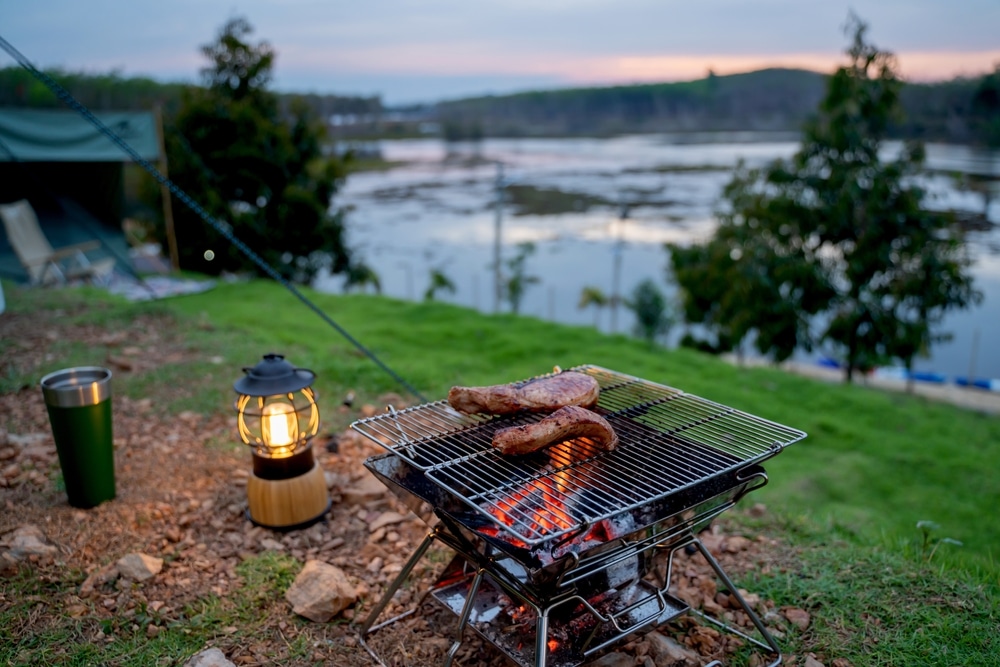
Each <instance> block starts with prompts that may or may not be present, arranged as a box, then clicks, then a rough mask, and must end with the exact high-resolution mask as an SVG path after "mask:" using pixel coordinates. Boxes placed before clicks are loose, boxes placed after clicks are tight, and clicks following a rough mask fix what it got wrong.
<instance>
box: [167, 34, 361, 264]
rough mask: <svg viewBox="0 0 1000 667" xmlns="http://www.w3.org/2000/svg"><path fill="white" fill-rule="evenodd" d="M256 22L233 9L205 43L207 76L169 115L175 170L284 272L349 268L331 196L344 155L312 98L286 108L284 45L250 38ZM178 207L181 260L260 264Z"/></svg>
mask: <svg viewBox="0 0 1000 667" xmlns="http://www.w3.org/2000/svg"><path fill="white" fill-rule="evenodd" d="M252 31H253V28H252V27H251V26H250V24H249V23H248V22H247V21H246V20H245V19H242V18H236V19H232V20H231V21H229V22H228V23H227V24H226V25H225V26H224V27H223V28H222V30H221V31H220V33H219V36H218V39H217V41H216V42H215V43H213V44H209V45H206V46H204V47H203V48H202V52H203V53H204V54H205V56H206V57H208V58H209V60H210V64H209V66H208V67H206V68H205V69H203V70H202V75H203V77H204V83H205V85H204V87H192V88H190V89H188V90H187V91H185V93H184V96H183V99H182V103H181V106H180V109H179V110H178V111H177V113H176V115H175V116H173V117H172V118H170V119H169V125H168V128H169V130H168V132H167V133H166V144H167V152H168V156H169V161H170V176H171V179H172V180H173V181H174V182H176V183H177V184H178V185H179V186H180V187H181V188H182V189H183V190H185V191H186V192H187V193H188V194H189V195H191V196H192V198H194V200H195V201H197V202H198V203H199V204H201V206H202V207H204V208H205V209H206V210H207V211H208V212H209V213H210V214H211V215H213V216H214V217H216V218H217V219H219V220H223V221H225V222H227V223H228V224H230V225H231V226H232V231H233V233H234V234H235V236H236V237H237V238H239V239H240V240H241V241H243V242H244V243H246V244H247V245H248V246H249V247H250V248H251V249H252V250H253V251H255V252H256V253H257V254H259V255H260V256H261V257H262V258H263V259H264V260H265V261H266V262H267V263H268V264H270V265H271V266H272V267H274V268H276V269H277V270H278V271H279V273H280V274H281V275H282V276H284V277H286V278H288V279H291V280H296V281H300V282H308V281H309V280H311V279H312V277H313V276H314V275H315V274H316V272H317V271H319V270H320V269H321V268H324V267H325V268H327V269H329V270H330V271H331V272H332V273H342V272H344V271H346V270H347V269H348V267H349V264H350V261H349V260H350V258H349V253H348V249H347V247H346V245H345V241H344V226H343V213H342V212H340V211H335V212H332V213H331V201H332V198H333V196H334V194H336V192H337V191H338V190H339V188H340V187H341V185H342V184H343V180H344V178H345V175H346V169H345V164H344V162H343V161H342V160H339V159H337V158H330V157H326V156H324V154H323V153H324V141H325V134H324V133H325V129H324V126H323V124H322V123H321V122H319V121H318V120H317V119H316V118H314V117H313V115H312V114H311V112H310V111H309V110H308V109H307V107H306V106H305V104H304V103H299V104H292V105H290V109H289V111H288V113H287V115H282V114H281V113H280V112H279V104H278V98H277V97H276V96H275V95H273V94H272V93H270V92H269V91H268V90H267V89H266V85H267V83H268V81H269V80H270V77H271V68H272V67H273V64H274V57H275V54H274V51H273V49H272V48H271V47H270V46H269V45H268V44H267V43H266V42H260V43H257V44H252V43H251V42H249V41H248V40H249V37H250V35H251V33H252ZM173 208H174V214H175V228H176V234H177V237H178V246H179V255H180V263H181V267H182V268H185V269H191V270H196V271H200V272H204V273H211V274H217V273H220V272H221V271H245V270H256V269H257V267H256V265H255V264H253V263H252V262H251V261H250V260H249V259H247V258H246V257H245V256H244V255H243V254H242V253H240V252H239V251H238V250H237V249H236V248H234V247H230V246H229V243H228V242H227V241H226V240H225V239H223V238H222V237H221V236H220V235H219V234H218V233H217V232H216V231H215V230H214V229H212V228H210V227H209V226H208V225H207V224H206V223H204V222H203V221H202V220H201V218H200V217H198V216H197V215H196V214H195V213H193V212H192V211H190V210H189V209H187V207H184V206H180V205H175V206H174V207H173ZM209 251H211V252H209ZM209 257H212V258H213V259H209Z"/></svg>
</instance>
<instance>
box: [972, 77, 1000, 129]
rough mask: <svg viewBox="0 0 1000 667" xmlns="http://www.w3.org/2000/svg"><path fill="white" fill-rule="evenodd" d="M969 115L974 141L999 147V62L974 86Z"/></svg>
mask: <svg viewBox="0 0 1000 667" xmlns="http://www.w3.org/2000/svg"><path fill="white" fill-rule="evenodd" d="M969 116H970V119H969V120H970V124H971V125H972V131H973V134H974V135H975V139H976V141H977V142H978V143H980V144H983V145H985V146H989V147H991V148H997V147H1000V63H997V64H996V66H995V67H994V68H993V72H991V73H990V74H987V75H986V76H984V77H983V78H982V80H981V81H980V82H979V85H978V86H977V87H976V90H975V92H974V93H973V94H972V108H971V109H970V113H969Z"/></svg>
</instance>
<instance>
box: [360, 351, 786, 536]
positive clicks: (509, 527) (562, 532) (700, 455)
mask: <svg viewBox="0 0 1000 667" xmlns="http://www.w3.org/2000/svg"><path fill="white" fill-rule="evenodd" d="M570 370H574V371H577V372H580V373H585V374H587V375H590V376H592V377H594V378H595V379H596V380H597V382H598V384H599V385H600V387H601V394H600V398H599V400H598V403H597V406H596V408H595V411H596V412H598V413H599V414H601V415H603V416H604V418H605V419H607V420H608V422H609V423H610V424H611V426H612V427H613V428H614V430H615V433H617V434H618V439H619V443H618V447H617V449H615V450H614V451H612V452H604V451H601V450H600V449H598V448H596V447H595V446H594V445H593V444H592V443H591V442H590V441H589V440H587V439H586V438H578V439H576V440H571V441H568V442H564V443H560V444H558V445H553V446H551V447H548V448H546V449H544V450H542V451H539V452H535V453H533V454H529V455H527V456H521V457H509V456H502V455H500V454H499V453H498V452H497V451H496V450H494V449H493V447H492V444H491V443H492V439H493V434H494V433H495V432H496V431H497V430H499V429H501V428H506V427H508V426H514V425H520V424H527V423H530V422H536V421H539V420H540V419H542V418H543V417H544V416H545V415H543V414H533V413H518V414H516V415H508V416H500V417H497V416H491V415H466V414H463V413H460V412H458V411H456V410H454V409H453V408H452V407H451V406H450V405H448V403H447V402H446V401H436V402H433V403H426V404H424V405H419V406H415V407H412V408H408V409H406V410H401V411H398V412H396V411H392V412H390V413H387V414H383V415H379V416H376V417H371V418H368V419H363V420H361V421H358V422H355V423H354V424H353V428H354V429H355V430H357V431H358V432H360V433H362V434H364V435H365V436H367V437H369V438H370V439H372V440H373V441H375V442H376V443H378V444H379V445H381V446H383V447H385V448H386V449H388V450H389V451H390V452H393V453H395V454H396V455H398V456H400V457H401V458H403V459H404V460H405V461H406V462H407V463H409V464H410V465H412V466H414V467H416V468H418V469H419V470H421V471H423V472H424V474H425V476H426V477H427V479H429V480H431V481H432V482H433V483H435V484H437V485H438V486H439V487H440V488H442V489H443V490H445V491H446V492H448V493H450V494H452V495H454V496H455V497H456V498H458V499H459V500H461V501H462V502H463V503H464V504H465V505H467V506H468V507H469V508H470V509H472V510H474V511H475V512H478V513H479V514H481V515H482V517H483V518H484V519H486V521H487V523H492V524H493V525H495V526H496V527H497V529H498V530H500V531H503V532H505V533H507V534H508V535H509V536H511V537H513V538H515V539H516V540H519V541H521V542H523V543H524V544H525V545H526V546H531V547H534V546H537V545H539V544H542V543H548V542H550V541H558V540H560V539H562V538H564V537H565V536H567V535H571V534H574V533H577V532H582V531H584V530H585V529H586V528H587V527H589V526H593V525H595V524H597V523H598V522H600V521H603V520H613V519H614V518H615V517H616V516H618V515H621V514H623V513H625V512H628V511H630V510H634V509H636V508H639V507H642V506H645V505H647V504H649V503H652V502H654V501H660V500H663V499H664V498H666V497H667V496H669V495H670V494H673V493H676V492H678V491H682V490H684V489H686V488H688V487H690V486H692V485H694V484H698V483H700V482H704V481H706V480H708V479H710V478H712V477H714V476H717V475H722V474H726V473H730V472H732V471H734V470H738V469H740V468H743V467H745V466H747V465H749V464H751V463H759V462H760V461H763V460H764V459H767V458H770V457H771V456H774V455H775V454H777V453H778V452H779V451H781V450H782V449H783V448H784V447H786V446H788V445H790V444H792V443H794V442H796V441H798V440H801V439H802V438H804V437H805V435H806V434H805V433H803V432H802V431H798V430H796V429H792V428H789V427H787V426H782V425H781V424H776V423H774V422H771V421H767V420H765V419H761V418H760V417H755V416H753V415H750V414H747V413H745V412H741V411H739V410H735V409H733V408H729V407H726V406H724V405H720V404H718V403H714V402H712V401H708V400H705V399H703V398H699V397H698V396H694V395H691V394H687V393H685V392H682V391H680V390H678V389H674V388H672V387H667V386H664V385H660V384H656V383H653V382H650V381H648V380H643V379H640V378H636V377H633V376H630V375H625V374H623V373H618V372H616V371H611V370H608V369H606V368H601V367H599V366H592V365H587V366H578V367H576V368H573V369H570ZM549 375H551V374H549ZM539 377H547V376H539ZM535 379H537V378H529V379H527V380H524V381H522V382H517V383H514V384H515V385H518V384H524V383H527V382H530V381H532V380H535ZM684 509H686V508H677V510H678V511H683V510H684Z"/></svg>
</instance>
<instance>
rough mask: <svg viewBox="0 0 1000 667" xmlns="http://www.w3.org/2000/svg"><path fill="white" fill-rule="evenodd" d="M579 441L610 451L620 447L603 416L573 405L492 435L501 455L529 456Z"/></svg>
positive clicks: (616, 436)
mask: <svg viewBox="0 0 1000 667" xmlns="http://www.w3.org/2000/svg"><path fill="white" fill-rule="evenodd" d="M576 438H587V439H588V440H590V441H591V442H593V443H594V444H595V445H597V447H599V448H600V449H603V450H604V451H607V452H610V451H611V450H612V449H614V448H615V447H617V446H618V435H617V434H615V431H614V429H613V428H611V424H609V423H608V422H607V420H606V419H604V417H602V416H600V415H599V414H597V413H596V412H593V411H591V410H588V409H586V408H581V407H578V406H575V405H570V406H567V407H565V408H560V409H559V410H556V411H555V412H553V413H552V414H551V415H549V416H547V417H545V418H543V419H542V420H541V421H538V422H535V423H533V424H523V425H521V426H510V427H508V428H502V429H500V430H499V431H497V432H496V433H494V434H493V448H494V449H496V450H498V451H499V452H500V453H501V454H509V455H520V454H530V453H531V452H536V451H538V450H539V449H542V448H543V447H548V446H549V445H554V444H557V443H560V442H565V441H567V440H574V439H576Z"/></svg>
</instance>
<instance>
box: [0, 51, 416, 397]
mask: <svg viewBox="0 0 1000 667" xmlns="http://www.w3.org/2000/svg"><path fill="white" fill-rule="evenodd" d="M0 48H3V50H4V51H6V52H7V53H8V54H9V55H10V56H11V57H12V58H13V59H14V60H16V61H17V63H18V64H19V65H20V66H21V67H23V68H24V69H26V70H28V71H29V72H30V73H31V74H32V75H33V76H34V77H35V78H36V79H38V80H39V81H41V82H42V83H43V84H44V85H45V86H46V87H47V88H48V89H49V90H50V91H51V92H52V93H53V94H54V95H55V96H56V97H57V98H59V100H60V101H61V102H63V104H65V105H66V106H68V107H69V108H70V109H72V110H74V111H76V112H77V113H79V114H80V115H81V116H83V117H84V118H86V119H87V121H89V122H90V123H91V124H93V125H94V127H96V128H97V129H98V130H99V131H100V132H101V134H103V135H104V136H106V137H107V138H108V139H109V140H110V141H112V142H113V143H114V144H115V145H116V146H118V147H119V148H120V149H121V150H122V151H124V152H125V153H126V154H127V155H128V156H129V157H130V158H131V159H132V161H133V162H135V163H136V164H138V165H139V166H140V167H142V168H143V169H145V170H146V171H147V172H148V173H149V174H150V175H151V176H152V177H153V178H154V179H156V181H157V183H159V184H160V185H163V186H164V187H166V188H168V189H169V190H170V192H171V193H172V194H173V195H174V196H175V197H177V198H178V199H179V200H180V201H181V202H183V203H184V205H185V206H187V207H188V208H190V209H191V210H192V211H193V212H194V213H195V214H196V215H197V216H198V217H200V218H201V219H202V220H203V221H205V222H206V223H208V224H209V225H210V226H211V227H212V228H213V229H215V231H217V232H218V233H219V234H221V235H222V237H223V238H225V239H226V240H227V241H229V242H230V243H231V244H233V246H234V247H235V248H236V249H237V250H239V251H240V252H242V253H243V254H244V255H246V256H247V258H248V259H250V261H252V262H253V263H254V264H256V265H257V266H258V267H259V268H260V269H261V270H262V271H263V272H264V273H266V274H267V275H268V276H269V277H271V278H272V279H273V280H274V281H276V282H277V283H279V284H280V285H282V286H283V287H284V288H285V289H287V290H288V291H289V292H291V293H292V295H294V296H295V297H296V298H297V299H298V300H299V301H300V302H302V304H303V305H305V306H306V307H307V308H309V309H310V310H311V311H313V312H314V313H315V314H316V315H318V316H319V317H320V319H322V320H323V321H324V322H326V323H327V324H328V325H329V326H331V327H332V328H333V329H334V330H336V331H337V332H338V333H339V334H340V335H341V336H343V337H344V338H345V339H347V340H348V341H349V342H350V343H351V344H352V345H353V346H354V347H355V348H357V349H358V350H359V351H360V352H362V353H363V354H364V355H365V356H366V357H368V358H369V359H370V360H371V361H372V362H374V363H375V365H377V366H378V367H379V368H381V369H382V370H383V371H385V372H386V373H387V374H388V375H389V376H391V377H392V378H393V379H394V380H395V381H396V382H398V383H399V384H400V385H401V386H403V387H404V388H405V389H406V390H407V391H409V392H410V393H411V394H413V395H414V396H415V397H417V398H418V399H419V400H421V401H423V402H427V399H426V398H425V397H424V396H423V394H421V393H420V392H419V391H417V389H415V388H414V387H413V386H412V385H411V384H410V383H409V382H407V381H406V380H404V379H403V378H402V377H401V376H400V375H399V374H398V373H396V372H395V371H394V370H392V369H391V368H390V367H389V366H387V365H386V364H385V362H383V361H382V360H381V359H379V358H378V357H377V356H376V355H375V353H374V352H372V351H371V350H369V349H368V348H367V347H365V346H364V345H363V344H362V343H361V342H360V341H358V340H357V339H356V338H354V336H352V335H351V334H350V333H349V332H348V331H347V330H346V329H344V328H343V327H342V326H341V325H340V324H338V323H337V322H336V321H334V320H333V318H331V317H330V316H329V315H327V314H326V313H325V312H324V311H323V310H322V309H321V308H320V307H319V306H317V305H316V304H315V303H313V302H312V301H311V300H310V299H309V298H308V297H306V295H305V294H303V293H302V292H301V291H300V290H299V289H298V288H297V287H295V285H293V284H292V283H290V282H289V281H288V280H286V279H285V278H284V277H283V276H282V275H281V274H280V273H279V272H278V271H277V270H275V269H274V267H272V266H271V265H270V264H268V263H267V262H265V261H264V259H263V258H262V257H261V256H260V255H258V254H257V253H256V252H254V250H253V249H252V248H250V246H248V245H247V244H245V243H244V242H243V241H242V240H240V239H239V238H237V237H236V235H235V234H233V231H232V229H231V227H230V226H229V225H228V224H227V223H225V222H223V221H221V220H217V219H216V218H215V217H214V216H212V215H210V214H209V213H208V211H206V210H205V209H204V208H202V207H201V205H200V204H199V203H198V202H196V201H195V200H194V199H192V198H191V197H190V196H189V195H188V194H187V193H186V192H184V191H183V190H181V189H180V188H179V187H178V186H177V185H176V184H174V182H173V181H171V180H170V179H168V178H167V177H166V176H164V175H163V174H162V173H161V172H160V170H159V169H157V168H156V167H155V166H153V165H152V164H151V163H150V162H149V161H148V160H146V159H145V158H143V157H142V156H141V155H140V154H139V153H138V152H137V151H136V150H135V149H134V148H132V146H130V145H129V144H128V143H127V142H126V141H125V140H124V139H122V138H121V137H120V136H118V135H117V134H115V133H114V132H113V131H112V130H111V129H110V128H108V127H107V126H106V125H105V124H104V123H103V122H102V121H101V119H99V118H98V117H97V116H95V115H94V113H93V112H91V111H90V109H88V108H87V107H85V106H84V105H83V104H81V103H80V102H79V101H77V100H76V98H75V97H73V96H72V95H71V94H70V93H69V91H67V90H66V89H65V88H63V87H62V86H61V85H59V83H58V82H56V81H55V80H54V79H52V77H50V76H48V75H47V74H45V73H44V72H42V71H41V70H39V69H38V68H36V67H35V66H34V64H33V63H32V62H31V61H30V60H28V58H27V57H26V56H25V55H24V54H22V53H21V52H20V51H18V50H17V49H16V48H15V47H14V46H13V45H12V44H11V43H10V42H8V41H7V40H6V39H4V37H3V36H0Z"/></svg>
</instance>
